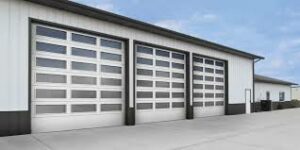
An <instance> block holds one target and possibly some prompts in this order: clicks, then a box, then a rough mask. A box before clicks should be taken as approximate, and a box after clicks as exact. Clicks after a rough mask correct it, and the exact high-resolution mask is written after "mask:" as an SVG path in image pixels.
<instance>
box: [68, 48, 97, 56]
mask: <svg viewBox="0 0 300 150" xmlns="http://www.w3.org/2000/svg"><path fill="white" fill-rule="evenodd" d="M72 55H74V56H81V57H88V58H96V57H97V54H96V51H93V50H88V49H82V48H75V47H72Z"/></svg>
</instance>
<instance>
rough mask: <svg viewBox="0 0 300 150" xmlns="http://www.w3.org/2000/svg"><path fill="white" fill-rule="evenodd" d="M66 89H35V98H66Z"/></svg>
mask: <svg viewBox="0 0 300 150" xmlns="http://www.w3.org/2000/svg"><path fill="white" fill-rule="evenodd" d="M66 97H67V92H66V90H50V89H36V98H66Z"/></svg>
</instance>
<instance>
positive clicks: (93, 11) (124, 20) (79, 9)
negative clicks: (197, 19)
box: [26, 0, 264, 59]
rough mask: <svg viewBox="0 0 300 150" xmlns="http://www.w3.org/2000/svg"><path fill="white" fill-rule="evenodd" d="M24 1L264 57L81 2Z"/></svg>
mask: <svg viewBox="0 0 300 150" xmlns="http://www.w3.org/2000/svg"><path fill="white" fill-rule="evenodd" d="M26 1H29V2H33V3H37V4H40V5H44V6H48V7H52V8H56V9H59V10H65V11H69V12H72V13H75V14H80V15H84V16H87V17H92V18H96V19H99V20H104V21H108V22H112V23H116V24H120V25H123V26H127V27H130V28H134V29H139V30H143V31H146V32H150V33H154V34H158V35H162V36H166V37H169V38H173V39H177V40H181V41H185V42H189V43H193V44H197V45H200V46H204V47H208V48H211V49H214V50H217V51H222V52H225V53H230V54H234V55H238V56H241V57H246V58H250V59H255V58H257V59H264V58H263V57H262V56H258V55H254V54H251V53H248V52H243V51H241V50H237V49H234V48H231V47H228V46H224V45H221V44H217V43H214V42H210V41H207V40H203V39H200V38H196V37H193V36H190V35H187V34H183V33H179V32H176V31H173V30H169V29H166V28H162V27H159V26H155V25H152V24H149V23H145V22H142V21H138V20H134V19H131V18H128V17H124V16H121V15H117V14H114V13H110V12H107V11H103V10H100V9H97V8H94V7H89V6H86V5H82V4H79V3H76V2H72V1H67V0H26Z"/></svg>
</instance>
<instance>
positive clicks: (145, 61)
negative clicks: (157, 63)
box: [137, 57, 153, 66]
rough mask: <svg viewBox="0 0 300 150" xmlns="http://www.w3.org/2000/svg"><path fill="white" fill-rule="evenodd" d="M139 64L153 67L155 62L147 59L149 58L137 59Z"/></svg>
mask: <svg viewBox="0 0 300 150" xmlns="http://www.w3.org/2000/svg"><path fill="white" fill-rule="evenodd" d="M137 63H138V64H144V65H151V66H152V65H153V60H152V59H147V58H140V57H138V58H137Z"/></svg>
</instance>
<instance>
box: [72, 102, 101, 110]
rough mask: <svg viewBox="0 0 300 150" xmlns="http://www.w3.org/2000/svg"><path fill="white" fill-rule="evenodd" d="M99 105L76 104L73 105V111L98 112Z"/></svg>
mask: <svg viewBox="0 0 300 150" xmlns="http://www.w3.org/2000/svg"><path fill="white" fill-rule="evenodd" d="M96 111H97V105H95V104H75V105H72V112H96Z"/></svg>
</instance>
